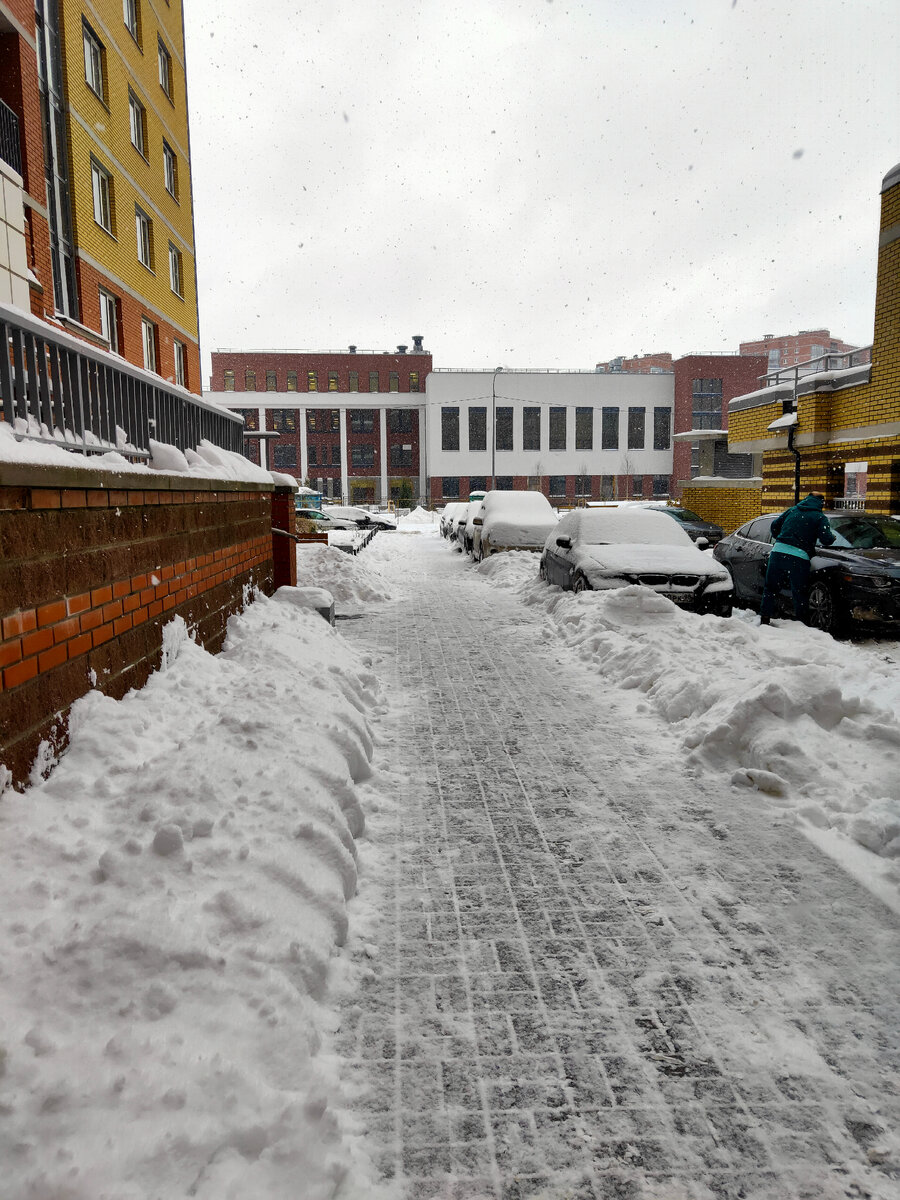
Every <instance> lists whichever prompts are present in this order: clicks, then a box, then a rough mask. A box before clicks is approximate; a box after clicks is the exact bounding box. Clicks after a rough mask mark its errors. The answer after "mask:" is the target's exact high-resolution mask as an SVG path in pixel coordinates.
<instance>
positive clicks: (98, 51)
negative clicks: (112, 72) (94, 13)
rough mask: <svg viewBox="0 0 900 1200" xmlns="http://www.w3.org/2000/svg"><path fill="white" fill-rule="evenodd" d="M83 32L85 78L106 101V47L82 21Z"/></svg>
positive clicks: (91, 87) (89, 85)
mask: <svg viewBox="0 0 900 1200" xmlns="http://www.w3.org/2000/svg"><path fill="white" fill-rule="evenodd" d="M81 32H82V35H83V37H84V78H85V82H86V83H87V85H88V87H89V88H90V89H91V91H92V92H94V93H95V94H96V95H97V96H99V98H100V99H101V100H103V101H104V103H105V102H106V94H105V91H104V77H105V74H106V72H105V70H104V66H105V62H106V48H105V47H104V45H103V43H102V42H101V41H100V39H99V38H98V37H97V35H96V33H94V31H93V29H91V27H90V25H88V23H87V21H82V25H81Z"/></svg>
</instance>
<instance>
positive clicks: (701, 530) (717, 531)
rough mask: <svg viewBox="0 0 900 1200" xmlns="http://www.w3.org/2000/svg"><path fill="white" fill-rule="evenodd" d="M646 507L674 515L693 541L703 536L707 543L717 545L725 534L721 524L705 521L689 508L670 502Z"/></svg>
mask: <svg viewBox="0 0 900 1200" xmlns="http://www.w3.org/2000/svg"><path fill="white" fill-rule="evenodd" d="M645 507H646V508H658V509H659V511H660V512H664V513H666V514H667V515H668V516H670V517H672V518H673V519H674V520H675V521H677V522H678V524H679V525H680V526H681V528H682V529H683V530H684V532H685V533H686V534H687V535H688V536H689V537H690V539H691V541H692V542H696V540H697V538H701V537H702V538H706V542H707V545H709V546H715V545H717V544H718V543H719V542H720V541H721V540H722V537H723V536H724V534H725V530H724V529H723V528H722V526H721V525H714V524H713V523H712V521H704V520H703V518H702V517H698V516H697V514H696V513H695V512H691V510H690V509H689V508H676V507H674V505H670V504H647V505H645Z"/></svg>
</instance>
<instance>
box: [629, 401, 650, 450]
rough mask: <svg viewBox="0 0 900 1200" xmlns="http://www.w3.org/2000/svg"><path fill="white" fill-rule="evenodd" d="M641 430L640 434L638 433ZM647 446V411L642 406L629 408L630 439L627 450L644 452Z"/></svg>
mask: <svg viewBox="0 0 900 1200" xmlns="http://www.w3.org/2000/svg"><path fill="white" fill-rule="evenodd" d="M639 430H640V433H639V432H638V431H639ZM646 444H647V409H646V406H644V405H640V404H631V405H629V406H628V439H627V446H626V449H628V450H643V449H644V447H645V446H646Z"/></svg>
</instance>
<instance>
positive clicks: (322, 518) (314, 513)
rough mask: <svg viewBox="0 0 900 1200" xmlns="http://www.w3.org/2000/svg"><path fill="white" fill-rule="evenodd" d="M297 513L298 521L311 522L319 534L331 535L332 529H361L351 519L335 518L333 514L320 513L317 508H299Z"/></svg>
mask: <svg viewBox="0 0 900 1200" xmlns="http://www.w3.org/2000/svg"><path fill="white" fill-rule="evenodd" d="M296 513H297V520H298V521H300V520H303V521H311V522H312V523H313V524H314V525H315V527H316V531H317V532H318V533H329V532H330V531H331V530H332V529H357V528H359V527H358V525H357V524H356V522H355V521H351V520H350V518H349V517H333V516H332V515H331V513H327V512H320V511H319V510H318V509H317V508H298V509H296Z"/></svg>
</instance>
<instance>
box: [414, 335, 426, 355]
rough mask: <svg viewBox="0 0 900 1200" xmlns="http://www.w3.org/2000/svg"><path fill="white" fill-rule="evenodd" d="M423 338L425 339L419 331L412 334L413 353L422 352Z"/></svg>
mask: <svg viewBox="0 0 900 1200" xmlns="http://www.w3.org/2000/svg"><path fill="white" fill-rule="evenodd" d="M424 340H425V336H424V334H421V333H414V334H413V354H421V353H422V342H423V341H424Z"/></svg>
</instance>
